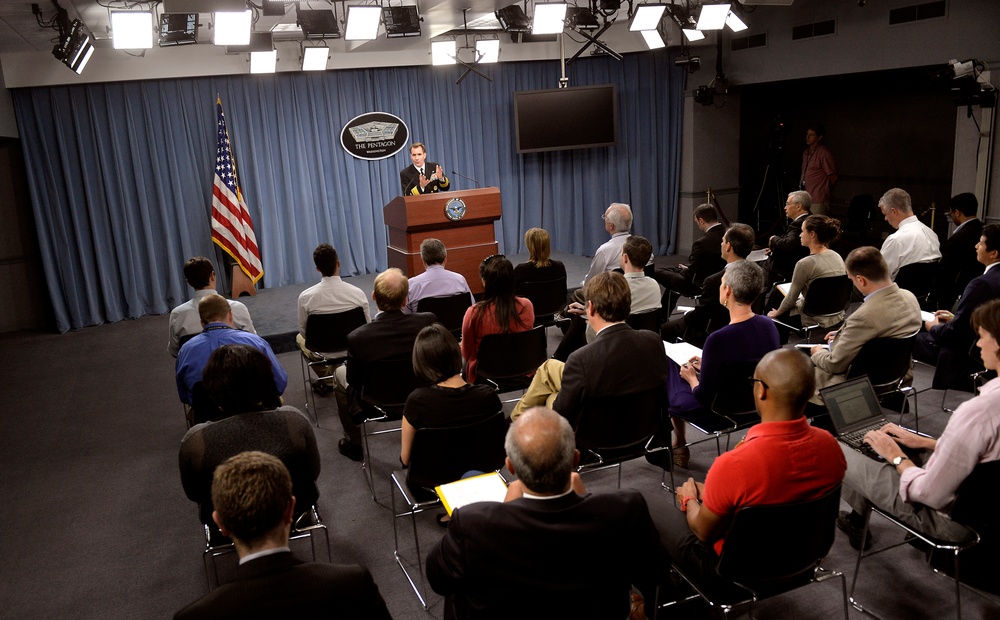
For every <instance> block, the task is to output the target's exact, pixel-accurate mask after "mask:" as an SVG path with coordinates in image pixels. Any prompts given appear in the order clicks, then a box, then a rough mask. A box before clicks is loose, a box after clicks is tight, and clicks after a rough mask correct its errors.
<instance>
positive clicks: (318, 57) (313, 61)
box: [302, 47, 330, 71]
mask: <svg viewBox="0 0 1000 620" xmlns="http://www.w3.org/2000/svg"><path fill="white" fill-rule="evenodd" d="M329 59H330V48H329V47H306V48H303V50H302V70H303V71H324V70H326V61H327V60H329Z"/></svg>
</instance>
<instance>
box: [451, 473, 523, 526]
mask: <svg viewBox="0 0 1000 620" xmlns="http://www.w3.org/2000/svg"><path fill="white" fill-rule="evenodd" d="M434 491H435V492H436V493H437V494H438V497H440V498H441V503H442V504H443V505H444V509H445V510H446V511H448V515H449V516H450V515H451V513H452V512H453V511H454V510H455V509H456V508H461V507H462V506H467V505H468V504H474V503H476V502H498V503H499V502H502V501H503V498H504V497H506V496H507V483H506V482H504V479H503V478H502V477H501V476H500V474H498V473H496V472H495V471H494V472H490V473H488V474H482V475H479V476H473V477H471V478H463V479H461V480H456V481H455V482H449V483H448V484H442V485H441V486H437V487H434Z"/></svg>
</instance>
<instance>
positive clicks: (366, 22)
mask: <svg viewBox="0 0 1000 620" xmlns="http://www.w3.org/2000/svg"><path fill="white" fill-rule="evenodd" d="M381 20H382V7H380V6H349V7H347V28H346V32H345V33H344V39H345V40H347V41H374V40H375V39H376V38H377V37H378V27H379V23H380V22H381Z"/></svg>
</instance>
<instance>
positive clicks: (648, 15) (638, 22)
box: [628, 4, 667, 32]
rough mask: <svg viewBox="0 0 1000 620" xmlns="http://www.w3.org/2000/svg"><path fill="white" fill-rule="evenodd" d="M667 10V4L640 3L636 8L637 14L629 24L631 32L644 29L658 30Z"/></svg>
mask: <svg viewBox="0 0 1000 620" xmlns="http://www.w3.org/2000/svg"><path fill="white" fill-rule="evenodd" d="M666 10H667V5H665V4H640V5H639V6H638V7H636V9H635V15H633V16H632V21H631V22H630V23H629V25H628V29H629V32H637V31H638V32H641V31H643V30H656V27H657V26H658V25H659V24H660V19H661V18H662V17H663V13H664V11H666Z"/></svg>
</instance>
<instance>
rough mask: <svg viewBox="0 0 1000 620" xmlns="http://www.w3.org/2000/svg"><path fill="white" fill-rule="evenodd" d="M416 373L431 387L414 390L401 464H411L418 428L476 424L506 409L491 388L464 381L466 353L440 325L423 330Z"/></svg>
mask: <svg viewBox="0 0 1000 620" xmlns="http://www.w3.org/2000/svg"><path fill="white" fill-rule="evenodd" d="M413 373H414V374H415V375H416V376H417V378H419V379H421V380H423V381H425V382H426V383H428V384H430V385H429V387H421V388H417V389H416V390H414V391H413V392H412V393H411V394H410V397H409V398H407V399H406V407H405V408H404V409H403V425H402V428H403V430H402V445H401V446H400V451H399V461H400V462H401V463H402V464H403V466H407V465H409V464H410V449H411V448H412V447H413V435H414V434H415V433H416V432H417V429H418V428H424V427H432V428H433V427H442V426H459V425H463V424H472V423H473V422H479V421H481V420H485V419H487V418H489V417H490V416H493V415H495V414H496V413H497V412H498V411H500V410H501V409H502V408H503V405H502V404H501V402H500V397H499V396H497V393H496V392H495V391H494V390H493V388H492V387H490V386H488V385H471V384H469V383H466V382H465V380H464V379H462V352H461V351H460V350H459V348H458V342H456V341H455V337H454V336H452V335H451V332H450V331H448V330H447V329H445V328H444V326H443V325H441V324H440V323H435V324H433V325H430V326H428V327H425V328H423V329H422V330H420V333H419V334H417V339H416V342H414V344H413Z"/></svg>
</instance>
